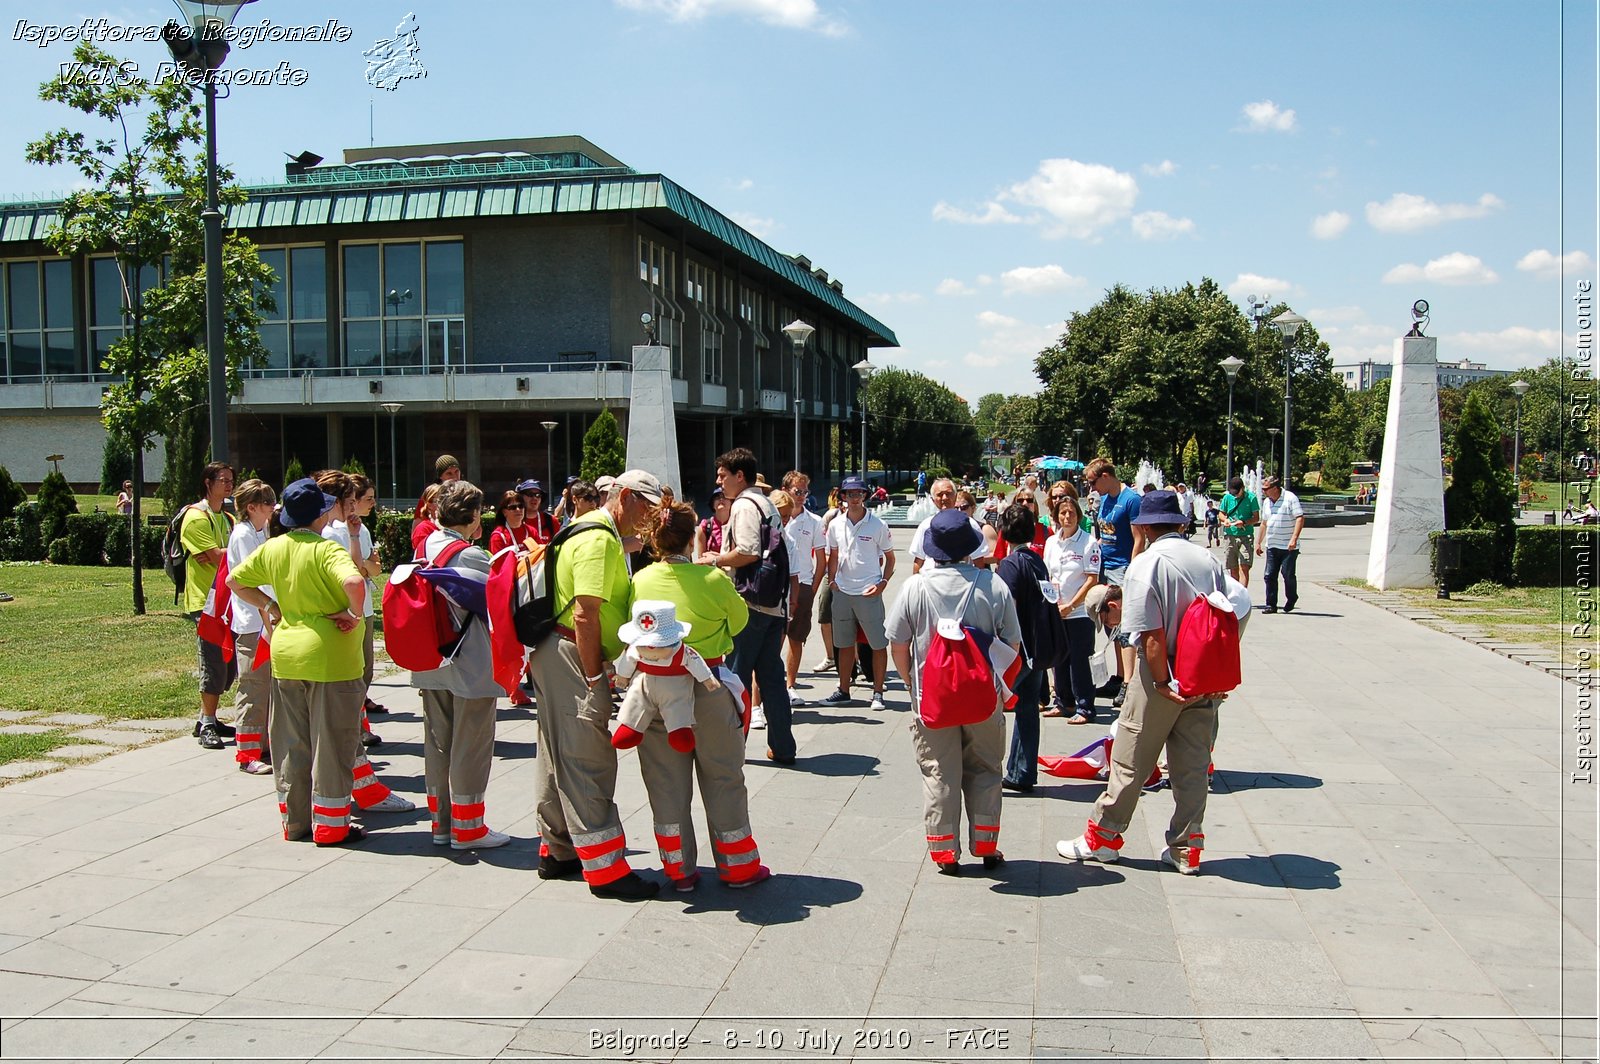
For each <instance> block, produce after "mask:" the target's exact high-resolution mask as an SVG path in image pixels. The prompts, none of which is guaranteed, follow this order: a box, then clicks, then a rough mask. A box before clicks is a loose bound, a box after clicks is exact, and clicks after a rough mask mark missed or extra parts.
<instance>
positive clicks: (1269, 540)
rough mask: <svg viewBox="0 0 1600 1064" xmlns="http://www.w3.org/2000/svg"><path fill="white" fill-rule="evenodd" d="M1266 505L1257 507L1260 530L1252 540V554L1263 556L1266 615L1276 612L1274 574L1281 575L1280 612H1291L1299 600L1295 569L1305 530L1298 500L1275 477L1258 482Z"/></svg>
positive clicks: (1298, 586) (1276, 588)
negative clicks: (1281, 606) (1259, 514)
mask: <svg viewBox="0 0 1600 1064" xmlns="http://www.w3.org/2000/svg"><path fill="white" fill-rule="evenodd" d="M1261 494H1262V495H1264V496H1265V497H1266V503H1265V504H1264V505H1263V506H1262V508H1261V514H1262V522H1261V531H1260V533H1259V534H1258V535H1257V537H1256V554H1258V555H1259V554H1261V553H1262V552H1263V551H1265V553H1266V555H1267V575H1266V581H1267V612H1268V613H1277V612H1278V574H1279V573H1282V574H1283V612H1284V613H1293V612H1294V607H1295V603H1297V602H1299V601H1300V582H1299V581H1298V580H1297V579H1295V572H1294V571H1295V566H1296V565H1298V564H1299V562H1300V536H1301V533H1303V532H1304V531H1305V530H1306V512H1305V510H1304V509H1302V508H1301V506H1300V499H1299V497H1298V496H1297V495H1295V493H1294V492H1292V491H1290V490H1288V489H1287V488H1285V487H1284V486H1283V482H1282V481H1280V480H1279V479H1278V478H1277V477H1275V476H1269V477H1267V479H1266V480H1264V481H1262V482H1261Z"/></svg>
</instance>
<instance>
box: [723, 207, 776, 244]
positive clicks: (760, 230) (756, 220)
mask: <svg viewBox="0 0 1600 1064" xmlns="http://www.w3.org/2000/svg"><path fill="white" fill-rule="evenodd" d="M728 217H729V218H730V219H732V220H733V221H734V222H735V223H736V224H738V225H741V226H743V227H744V228H746V229H748V230H750V234H751V235H752V236H757V237H760V238H761V239H762V240H765V239H766V238H767V237H769V236H771V235H772V234H773V233H776V232H777V231H778V230H779V229H782V228H783V226H781V225H779V224H778V220H777V219H776V218H761V217H758V216H757V215H754V214H749V213H747V212H744V211H729V212H728Z"/></svg>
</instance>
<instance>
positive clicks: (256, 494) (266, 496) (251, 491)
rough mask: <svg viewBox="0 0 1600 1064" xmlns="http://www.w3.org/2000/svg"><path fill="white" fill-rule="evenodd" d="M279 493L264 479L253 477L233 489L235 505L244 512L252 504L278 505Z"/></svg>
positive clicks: (238, 510) (235, 507)
mask: <svg viewBox="0 0 1600 1064" xmlns="http://www.w3.org/2000/svg"><path fill="white" fill-rule="evenodd" d="M277 503H278V493H277V492H275V491H273V490H272V485H270V484H268V483H267V482H266V481H264V480H260V479H257V478H256V477H251V478H250V479H249V480H247V481H245V482H244V483H243V484H240V485H239V486H238V487H237V488H234V489H233V507H234V509H235V510H236V511H237V512H238V513H239V514H241V515H242V514H243V513H244V512H245V511H246V510H248V509H249V508H250V507H252V506H276V505H277Z"/></svg>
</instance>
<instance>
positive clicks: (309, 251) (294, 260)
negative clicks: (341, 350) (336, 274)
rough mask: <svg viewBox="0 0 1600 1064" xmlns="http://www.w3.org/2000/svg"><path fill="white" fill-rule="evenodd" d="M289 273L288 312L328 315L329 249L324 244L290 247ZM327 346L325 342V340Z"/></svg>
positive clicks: (303, 316)
mask: <svg viewBox="0 0 1600 1064" xmlns="http://www.w3.org/2000/svg"><path fill="white" fill-rule="evenodd" d="M289 264H290V266H291V267H292V269H291V270H290V275H289V284H290V286H291V291H290V296H289V306H290V311H289V313H290V316H291V317H294V318H299V319H302V320H305V319H324V318H326V317H327V316H328V253H327V249H326V248H291V249H290V250H289ZM324 346H326V344H324Z"/></svg>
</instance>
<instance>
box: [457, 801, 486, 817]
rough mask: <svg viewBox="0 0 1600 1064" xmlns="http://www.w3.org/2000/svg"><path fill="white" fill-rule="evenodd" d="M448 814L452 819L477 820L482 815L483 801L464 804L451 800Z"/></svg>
mask: <svg viewBox="0 0 1600 1064" xmlns="http://www.w3.org/2000/svg"><path fill="white" fill-rule="evenodd" d="M450 816H451V818H452V819H454V820H477V819H478V818H479V817H481V816H483V803H482V802H472V803H471V804H465V805H464V804H458V803H456V802H451V803H450Z"/></svg>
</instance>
